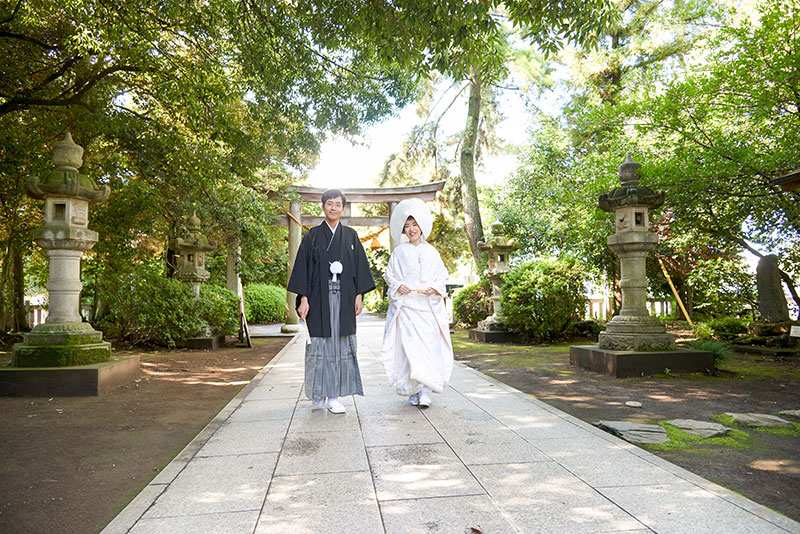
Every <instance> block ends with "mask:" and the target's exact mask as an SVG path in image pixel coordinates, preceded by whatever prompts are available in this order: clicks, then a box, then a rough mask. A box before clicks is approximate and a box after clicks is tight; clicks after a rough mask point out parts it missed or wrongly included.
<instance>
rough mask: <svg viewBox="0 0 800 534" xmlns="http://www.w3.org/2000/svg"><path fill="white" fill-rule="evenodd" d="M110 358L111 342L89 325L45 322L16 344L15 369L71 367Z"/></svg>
mask: <svg viewBox="0 0 800 534" xmlns="http://www.w3.org/2000/svg"><path fill="white" fill-rule="evenodd" d="M109 359H111V343H108V342H106V341H103V333H102V332H98V331H96V330H94V329H93V328H92V326H91V325H90V324H89V323H44V324H40V325H38V326H36V328H34V329H33V330H31V331H30V332H28V333H26V334H23V342H22V343H17V344H15V345H14V358H13V360H12V364H11V365H12V366H13V367H69V366H74V365H87V364H93V363H100V362H105V361H108V360H109Z"/></svg>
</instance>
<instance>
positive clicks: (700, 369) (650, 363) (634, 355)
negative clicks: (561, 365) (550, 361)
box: [569, 345, 714, 378]
mask: <svg viewBox="0 0 800 534" xmlns="http://www.w3.org/2000/svg"><path fill="white" fill-rule="evenodd" d="M569 363H570V365H572V366H574V367H580V368H581V369H586V370H588V371H594V372H596V373H603V374H606V375H610V376H613V377H616V378H626V377H632V376H647V375H654V374H659V373H664V372H672V373H705V372H709V371H712V370H713V369H714V354H713V353H711V352H708V351H704V350H688V349H675V350H670V351H648V352H644V351H641V352H634V351H621V350H605V349H601V348H600V347H599V346H598V345H573V346H571V347H570V348H569Z"/></svg>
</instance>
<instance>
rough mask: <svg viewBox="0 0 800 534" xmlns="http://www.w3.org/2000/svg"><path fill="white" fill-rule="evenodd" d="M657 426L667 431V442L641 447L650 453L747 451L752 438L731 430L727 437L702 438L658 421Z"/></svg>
mask: <svg viewBox="0 0 800 534" xmlns="http://www.w3.org/2000/svg"><path fill="white" fill-rule="evenodd" d="M658 424H659V426H661V427H662V428H663V429H664V430H666V431H667V437H668V438H669V441H668V442H666V443H651V444H644V445H643V446H644V447H645V448H647V449H648V450H651V451H680V452H687V453H692V454H711V453H714V452H717V450H718V449H720V448H729V449H749V448H752V445H750V444H749V443H748V442H749V441H750V440H752V436H750V434H748V433H747V432H744V431H742V430H736V429H735V428H732V429H731V430H730V431H729V432H728V435H727V436H720V437H718V438H704V437H702V436H697V435H695V434H690V433H688V432H686V431H684V430H681V429H680V428H678V427H675V426H672V425H670V424H667V422H666V421H659V422H658Z"/></svg>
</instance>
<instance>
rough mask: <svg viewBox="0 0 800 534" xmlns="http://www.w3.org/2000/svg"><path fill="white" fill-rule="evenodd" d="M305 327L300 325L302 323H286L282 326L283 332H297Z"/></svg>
mask: <svg viewBox="0 0 800 534" xmlns="http://www.w3.org/2000/svg"><path fill="white" fill-rule="evenodd" d="M302 330H303V327H302V326H300V323H294V324H290V323H285V324H284V325H283V326H281V334H296V333H297V332H301V331H302Z"/></svg>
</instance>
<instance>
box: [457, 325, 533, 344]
mask: <svg viewBox="0 0 800 534" xmlns="http://www.w3.org/2000/svg"><path fill="white" fill-rule="evenodd" d="M469 338H470V339H471V340H472V341H478V342H480V343H521V342H522V339H521V338H520V335H519V334H517V333H516V332H509V331H508V330H482V329H480V328H473V329H471V330H470V331H469Z"/></svg>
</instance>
